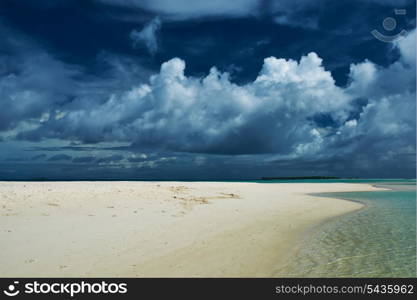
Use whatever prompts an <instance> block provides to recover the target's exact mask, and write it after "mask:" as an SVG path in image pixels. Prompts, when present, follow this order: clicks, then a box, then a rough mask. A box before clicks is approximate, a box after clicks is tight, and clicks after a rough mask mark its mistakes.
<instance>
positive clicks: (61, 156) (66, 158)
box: [48, 154, 71, 161]
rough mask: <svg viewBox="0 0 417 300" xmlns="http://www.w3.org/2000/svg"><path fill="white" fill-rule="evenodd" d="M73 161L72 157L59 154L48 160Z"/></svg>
mask: <svg viewBox="0 0 417 300" xmlns="http://www.w3.org/2000/svg"><path fill="white" fill-rule="evenodd" d="M66 160H71V156H69V155H66V154H57V155H54V156H51V157H50V158H48V161H66Z"/></svg>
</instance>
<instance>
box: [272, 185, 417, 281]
mask: <svg viewBox="0 0 417 300" xmlns="http://www.w3.org/2000/svg"><path fill="white" fill-rule="evenodd" d="M375 185H377V186H382V187H389V188H392V189H394V190H391V191H378V192H349V193H329V194H322V195H321V196H328V197H333V198H334V197H336V198H343V199H348V200H353V201H359V202H361V203H363V204H365V205H366V207H365V208H364V209H362V210H359V211H357V212H353V213H349V214H347V215H344V216H341V217H337V218H334V219H332V220H330V221H328V222H325V223H324V224H321V225H319V226H317V227H316V228H313V229H312V231H311V232H310V234H309V236H308V237H306V238H305V240H304V241H303V243H301V245H300V247H299V248H298V250H296V251H295V253H294V255H293V258H292V259H290V260H289V261H288V262H287V264H286V265H285V266H284V267H282V268H280V269H279V270H277V272H276V274H275V275H276V276H283V277H416V189H415V180H411V181H395V182H393V181H390V182H386V181H384V182H383V181H379V182H375Z"/></svg>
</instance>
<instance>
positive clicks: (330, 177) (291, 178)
mask: <svg viewBox="0 0 417 300" xmlns="http://www.w3.org/2000/svg"><path fill="white" fill-rule="evenodd" d="M300 179H340V178H339V177H334V176H302V177H262V180H300Z"/></svg>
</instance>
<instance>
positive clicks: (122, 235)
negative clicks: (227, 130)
mask: <svg viewBox="0 0 417 300" xmlns="http://www.w3.org/2000/svg"><path fill="white" fill-rule="evenodd" d="M375 189H376V188H374V187H372V186H370V185H366V184H348V183H312V184H309V183H288V184H287V183H281V184H271V183H268V184H258V183H234V182H233V183H231V182H230V183H226V182H0V209H1V210H0V240H1V245H2V250H1V255H0V276H2V277H24V276H38V277H48V276H50V277H56V276H61V277H90V276H91V277H99V276H101V277H120V276H128V277H150V276H158V277H167V276H169V277H171V276H180V277H184V276H204V277H242V276H243V277H257V276H271V274H273V273H274V271H275V270H277V269H279V267H280V263H281V262H282V261H285V259H286V258H287V257H289V256H290V255H291V253H292V250H293V249H294V247H296V246H297V245H298V244H297V243H298V242H299V241H300V240H301V238H302V237H303V235H304V234H305V233H306V231H307V230H308V229H309V228H311V226H313V225H314V224H317V223H320V222H322V221H324V220H326V219H327V218H331V217H335V216H338V215H340V214H344V213H347V212H350V211H353V210H356V209H360V208H361V207H362V205H361V204H359V203H354V202H350V201H345V200H339V199H331V198H319V197H316V196H311V195H308V194H310V193H321V192H339V191H368V190H375Z"/></svg>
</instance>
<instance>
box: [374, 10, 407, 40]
mask: <svg viewBox="0 0 417 300" xmlns="http://www.w3.org/2000/svg"><path fill="white" fill-rule="evenodd" d="M394 14H395V15H396V16H405V15H406V14H407V10H405V9H394ZM382 27H383V28H384V30H385V31H386V32H387V33H388V32H390V33H391V32H394V30H395V29H396V28H397V20H396V19H395V18H392V17H387V18H385V19H384V20H383V21H382ZM371 33H372V35H373V36H374V37H375V38H376V39H378V40H380V41H381V42H386V43H392V42H393V41H395V40H396V39H398V38H400V37H404V36H405V35H406V34H407V30H405V29H402V30H400V31H399V32H398V33H397V34H390V35H385V34H383V33H381V32H379V31H378V30H376V29H374V30H372V31H371Z"/></svg>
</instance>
